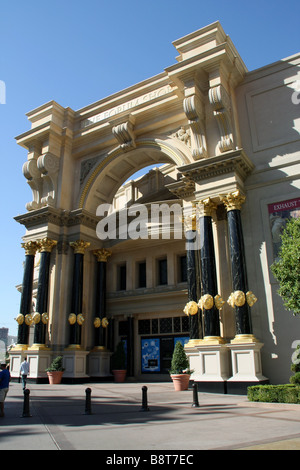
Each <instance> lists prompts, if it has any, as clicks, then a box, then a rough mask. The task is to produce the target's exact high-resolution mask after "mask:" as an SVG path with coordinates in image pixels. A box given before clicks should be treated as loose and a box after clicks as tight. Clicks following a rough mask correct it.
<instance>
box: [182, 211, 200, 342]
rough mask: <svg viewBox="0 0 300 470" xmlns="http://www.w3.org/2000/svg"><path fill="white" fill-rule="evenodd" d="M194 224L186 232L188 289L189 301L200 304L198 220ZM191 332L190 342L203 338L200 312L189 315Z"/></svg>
mask: <svg viewBox="0 0 300 470" xmlns="http://www.w3.org/2000/svg"><path fill="white" fill-rule="evenodd" d="M191 223H192V224H194V226H193V227H192V228H189V229H188V230H187V231H186V268H187V288H188V301H189V302H191V301H194V302H196V303H198V300H199V298H200V296H201V284H200V282H201V280H200V262H199V250H198V245H199V244H198V243H197V239H196V238H197V237H198V233H197V230H196V227H195V225H196V220H193V221H192V222H191ZM189 332H190V340H191V339H199V338H202V322H201V315H200V313H199V311H198V313H196V314H195V315H189Z"/></svg>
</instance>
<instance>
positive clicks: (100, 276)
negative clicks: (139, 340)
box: [93, 248, 111, 349]
mask: <svg viewBox="0 0 300 470" xmlns="http://www.w3.org/2000/svg"><path fill="white" fill-rule="evenodd" d="M93 253H94V255H95V256H96V258H97V273H96V293H95V296H96V298H95V320H94V327H95V345H94V346H95V348H98V349H106V342H107V328H108V327H109V325H107V326H105V325H106V323H107V322H105V320H104V321H103V319H106V266H107V260H108V258H109V256H110V255H111V252H110V251H109V250H106V249H104V248H102V249H100V250H95V251H94V252H93Z"/></svg>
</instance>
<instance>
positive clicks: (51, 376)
mask: <svg viewBox="0 0 300 470" xmlns="http://www.w3.org/2000/svg"><path fill="white" fill-rule="evenodd" d="M63 373H64V372H63V371H59V370H53V371H52V372H49V371H48V372H47V375H48V380H49V384H50V385H54V384H60V382H61V378H62V375H63Z"/></svg>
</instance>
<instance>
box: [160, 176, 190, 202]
mask: <svg viewBox="0 0 300 470" xmlns="http://www.w3.org/2000/svg"><path fill="white" fill-rule="evenodd" d="M166 188H168V190H169V191H170V192H171V193H173V194H175V196H177V197H178V198H179V199H184V198H186V197H189V196H192V195H193V194H194V191H195V182H194V181H191V180H190V179H188V178H181V180H179V181H176V182H175V183H170V184H167V185H166Z"/></svg>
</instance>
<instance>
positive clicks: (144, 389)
mask: <svg viewBox="0 0 300 470" xmlns="http://www.w3.org/2000/svg"><path fill="white" fill-rule="evenodd" d="M147 390H148V388H147V387H146V385H144V386H143V387H142V408H141V409H140V411H150V409H149V407H148V399H147Z"/></svg>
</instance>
